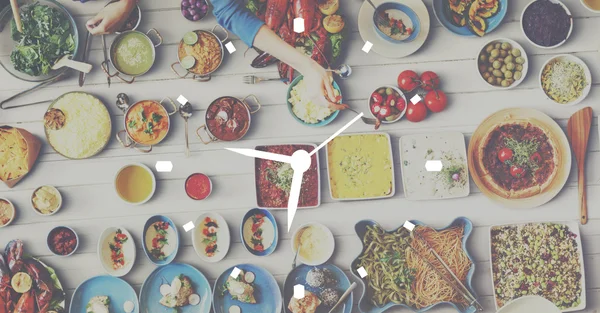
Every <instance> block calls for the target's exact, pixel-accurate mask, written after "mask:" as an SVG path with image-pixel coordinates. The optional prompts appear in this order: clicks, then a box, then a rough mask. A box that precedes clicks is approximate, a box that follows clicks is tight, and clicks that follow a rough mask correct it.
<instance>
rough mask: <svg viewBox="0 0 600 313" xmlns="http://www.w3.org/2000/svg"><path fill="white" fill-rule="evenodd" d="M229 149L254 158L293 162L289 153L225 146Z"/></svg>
mask: <svg viewBox="0 0 600 313" xmlns="http://www.w3.org/2000/svg"><path fill="white" fill-rule="evenodd" d="M225 149H227V150H229V151H233V152H235V153H239V154H242V155H245V156H249V157H252V158H259V159H264V160H271V161H278V162H284V163H292V157H291V156H289V155H282V154H276V153H271V152H266V151H259V150H254V149H238V148H225Z"/></svg>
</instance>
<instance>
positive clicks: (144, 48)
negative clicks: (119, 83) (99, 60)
mask: <svg viewBox="0 0 600 313" xmlns="http://www.w3.org/2000/svg"><path fill="white" fill-rule="evenodd" d="M156 46H158V45H155V44H154V43H153V42H152V40H151V39H150V37H148V35H146V34H144V33H141V32H138V31H127V32H124V33H121V34H120V35H119V36H117V38H116V39H115V41H114V42H113V44H112V46H111V59H112V62H113V64H114V66H115V68H116V69H117V70H118V71H119V72H121V73H123V74H127V75H130V76H139V75H142V74H144V73H146V72H148V71H149V70H150V68H151V67H152V65H153V64H154V59H155V50H154V48H155V47H156Z"/></svg>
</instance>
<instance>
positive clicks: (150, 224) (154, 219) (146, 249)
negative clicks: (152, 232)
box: [142, 215, 179, 265]
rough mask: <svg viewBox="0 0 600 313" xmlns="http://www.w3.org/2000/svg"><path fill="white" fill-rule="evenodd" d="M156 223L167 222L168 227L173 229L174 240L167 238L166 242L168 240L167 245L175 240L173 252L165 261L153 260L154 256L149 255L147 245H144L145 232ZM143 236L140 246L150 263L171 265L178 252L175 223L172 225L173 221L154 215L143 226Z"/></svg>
mask: <svg viewBox="0 0 600 313" xmlns="http://www.w3.org/2000/svg"><path fill="white" fill-rule="evenodd" d="M156 222H167V223H169V227H171V228H173V230H174V231H175V236H174V237H175V238H167V240H169V243H171V242H172V240H175V250H173V253H171V254H170V255H169V256H167V257H166V258H165V259H163V260H159V259H157V258H155V257H154V256H152V254H151V253H150V250H149V249H148V247H147V245H146V232H147V231H148V228H150V226H152V224H154V223H156ZM142 233H143V234H144V236H143V237H142V245H143V246H144V253H145V254H146V256H147V257H148V259H150V261H151V262H152V263H154V264H156V265H167V264H169V263H171V262H172V261H173V260H174V259H175V256H176V255H177V251H179V231H177V226H175V223H173V221H172V220H171V219H170V218H168V217H166V216H163V215H154V216H152V217H151V218H149V219H148V220H147V221H146V224H145V225H144V231H143V232H142Z"/></svg>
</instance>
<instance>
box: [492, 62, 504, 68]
mask: <svg viewBox="0 0 600 313" xmlns="http://www.w3.org/2000/svg"><path fill="white" fill-rule="evenodd" d="M501 66H502V63H500V61H498V60H496V61H494V63H493V64H492V67H493V68H495V69H499V68H500V67H501Z"/></svg>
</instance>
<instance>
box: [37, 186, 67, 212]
mask: <svg viewBox="0 0 600 313" xmlns="http://www.w3.org/2000/svg"><path fill="white" fill-rule="evenodd" d="M42 187H50V189H52V190H54V192H56V194H57V195H58V207H57V208H56V210H54V212H52V213H49V214H44V213H42V212H40V211H38V209H36V207H35V205H34V204H33V197H34V196H35V193H36V191H38V190H39V189H40V188H42ZM62 204H63V199H62V195H61V194H60V191H58V189H56V187H54V186H50V185H43V186H39V187H37V188H35V190H34V191H33V193H32V194H31V208H33V210H34V211H35V213H37V214H38V215H41V216H50V215H54V214H56V213H57V212H58V211H60V209H61V208H62Z"/></svg>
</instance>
